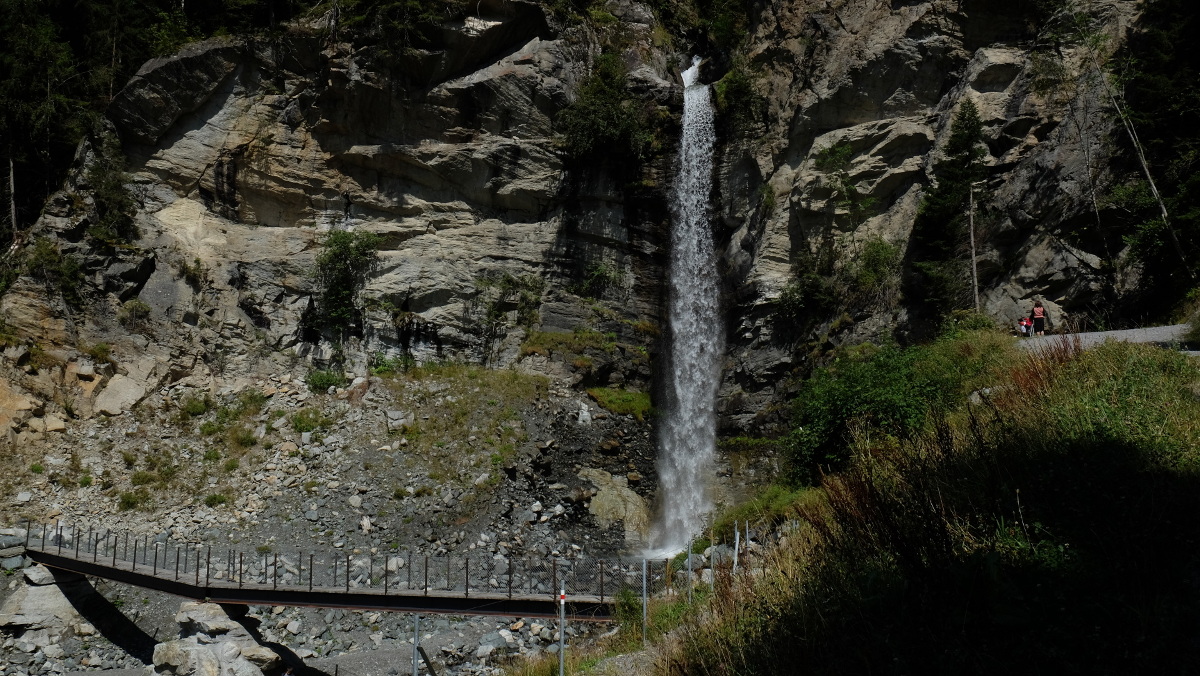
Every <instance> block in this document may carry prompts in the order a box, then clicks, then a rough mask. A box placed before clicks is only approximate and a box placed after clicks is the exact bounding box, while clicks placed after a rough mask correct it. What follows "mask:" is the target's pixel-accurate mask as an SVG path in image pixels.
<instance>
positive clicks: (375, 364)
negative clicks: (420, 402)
mask: <svg viewBox="0 0 1200 676" xmlns="http://www.w3.org/2000/svg"><path fill="white" fill-rule="evenodd" d="M416 365H417V362H416V361H415V360H414V359H413V358H412V357H410V356H408V355H401V356H399V357H387V356H384V354H383V353H382V352H376V353H375V354H374V355H372V356H371V373H373V374H375V375H377V376H384V375H389V374H392V373H402V372H404V371H407V370H409V369H410V368H412V367H414V366H416ZM325 389H326V390H328V389H329V388H328V387H326V388H325Z"/></svg>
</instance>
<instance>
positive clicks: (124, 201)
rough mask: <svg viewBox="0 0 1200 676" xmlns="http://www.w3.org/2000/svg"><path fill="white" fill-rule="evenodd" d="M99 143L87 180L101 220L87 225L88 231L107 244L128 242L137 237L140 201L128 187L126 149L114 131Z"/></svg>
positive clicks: (93, 236) (94, 237)
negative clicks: (136, 199)
mask: <svg viewBox="0 0 1200 676" xmlns="http://www.w3.org/2000/svg"><path fill="white" fill-rule="evenodd" d="M97 140H98V141H99V143H97V144H96V150H97V153H96V158H95V161H94V162H93V163H92V165H91V167H89V168H88V174H87V177H88V183H89V184H91V187H92V197H93V199H94V201H95V205H96V214H97V216H99V220H97V222H96V223H95V224H93V225H92V226H91V227H89V228H88V235H89V236H90V237H92V238H93V239H95V240H98V241H100V242H103V243H105V244H110V245H111V244H127V243H130V242H133V241H134V240H136V239H137V238H138V235H139V233H138V228H137V225H136V224H135V223H134V221H133V214H134V213H135V211H136V208H137V205H136V204H135V203H134V201H133V197H131V196H130V194H129V191H128V190H127V189H126V188H125V183H126V182H127V181H128V180H129V175H128V174H126V173H125V153H124V152H123V151H122V150H121V143H120V141H118V140H117V138H116V137H115V136H114V135H110V134H104V135H102V136H101V137H100V138H99V139H97Z"/></svg>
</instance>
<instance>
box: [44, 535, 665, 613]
mask: <svg viewBox="0 0 1200 676" xmlns="http://www.w3.org/2000/svg"><path fill="white" fill-rule="evenodd" d="M26 548H27V549H30V550H34V551H41V552H45V553H47V554H56V555H58V556H59V557H65V558H68V559H74V560H77V561H82V562H90V563H92V564H94V565H96V566H106V567H109V568H119V569H121V570H127V571H131V572H134V573H140V574H143V575H150V576H152V577H156V578H159V579H164V580H173V581H176V582H182V583H185V584H194V585H195V586H204V587H212V588H245V587H252V588H271V589H290V590H305V589H307V590H311V591H341V592H373V593H380V594H397V595H401V594H403V595H426V596H428V595H454V596H463V597H468V598H469V597H471V596H473V595H474V596H489V597H493V598H504V597H507V598H531V597H556V596H557V595H558V593H559V591H560V590H564V591H565V592H566V593H567V594H568V595H569V596H570V597H572V598H578V597H594V598H595V599H597V600H599V601H600V602H602V603H604V602H615V600H616V599H617V598H618V597H619V596H620V595H621V594H622V593H623V592H625V590H628V591H629V592H632V593H633V594H634V596H635V597H637V596H641V594H642V592H643V589H644V590H645V592H646V593H648V594H651V595H654V594H660V593H663V592H666V591H669V590H671V588H672V577H673V575H674V574H675V572H676V571H675V568H674V567H673V565H672V562H671V561H670V560H667V559H654V560H643V559H633V558H621V557H615V558H605V559H599V558H558V557H551V558H534V557H506V556H502V555H494V554H490V553H488V554H484V553H480V554H469V555H444V556H434V555H428V554H423V553H420V552H417V551H414V550H404V549H398V550H391V551H387V552H383V553H372V552H365V551H361V550H351V551H337V550H334V551H328V550H327V551H317V550H302V549H296V550H279V549H275V548H271V549H268V548H266V547H261V548H258V549H254V550H249V551H247V550H242V549H238V548H236V547H221V546H213V545H211V544H202V543H197V542H178V541H173V540H169V539H167V540H163V539H162V538H152V537H150V536H146V535H136V534H131V533H130V532H127V531H115V530H111V529H98V528H94V527H92V526H90V525H89V526H87V527H86V528H85V527H83V526H80V525H78V524H69V523H63V522H60V523H53V524H50V523H47V524H43V525H42V526H41V527H40V528H39V527H38V526H33V525H30V526H29V527H28V528H27V540H26Z"/></svg>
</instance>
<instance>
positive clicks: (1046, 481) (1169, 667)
mask: <svg viewBox="0 0 1200 676" xmlns="http://www.w3.org/2000/svg"><path fill="white" fill-rule="evenodd" d="M1198 378H1200V368H1198V367H1197V365H1196V363H1195V362H1194V361H1192V360H1189V358H1187V357H1185V356H1183V355H1180V354H1179V353H1177V352H1171V351H1167V350H1161V349H1159V348H1155V347H1151V346H1142V345H1131V344H1125V343H1108V344H1105V345H1102V346H1099V347H1097V348H1094V349H1092V350H1089V351H1088V352H1083V353H1081V352H1080V351H1079V350H1078V347H1077V346H1076V345H1072V344H1070V343H1067V342H1063V343H1059V344H1057V345H1055V346H1052V347H1051V349H1048V350H1046V351H1044V352H1042V353H1037V354H1032V355H1026V356H1021V357H1019V358H1014V359H1012V360H1011V361H1010V363H1009V368H1008V369H1006V370H1001V371H997V372H994V373H993V374H992V385H993V387H992V389H991V393H990V394H989V395H988V397H989V400H988V403H986V404H985V405H981V406H974V407H970V406H968V403H967V401H966V400H965V399H964V397H963V395H962V394H961V392H960V393H958V394H956V395H955V398H954V401H952V402H951V403H952V404H953V405H952V406H951V407H950V409H952V410H953V411H954V412H952V413H951V414H950V415H947V416H945V417H940V418H939V419H938V420H937V422H936V423H935V424H933V425H931V427H932V429H931V430H930V433H929V434H920V435H913V436H912V437H911V438H909V439H907V440H904V441H902V442H900V443H899V444H898V445H897V446H896V447H895V448H892V449H889V450H877V451H875V452H872V453H863V454H860V455H859V456H857V457H856V459H855V461H854V464H852V465H851V466H850V468H849V470H848V471H847V472H845V473H842V474H839V475H834V476H828V477H826V478H825V480H824V482H823V492H824V494H825V496H826V497H825V498H824V499H823V500H820V501H817V502H813V503H809V504H807V505H805V506H803V507H802V508H801V509H800V510H799V511H800V516H801V519H800V524H801V526H800V527H799V528H797V529H796V530H794V531H790V532H789V537H788V545H787V546H786V547H785V548H784V549H783V550H781V551H779V552H777V555H776V556H775V558H773V559H772V560H771V561H769V562H768V563H766V564H764V566H763V570H764V574H763V575H754V576H745V577H744V578H741V579H737V580H734V581H733V584H730V585H728V586H722V585H718V587H717V589H716V591H715V594H714V596H713V598H712V601H711V603H710V604H709V605H708V606H707V607H706V608H705V609H704V612H700V613H696V614H695V615H694V616H693V619H691V620H689V621H687V623H686V624H685V626H684V627H683V628H682V629H681V630H680V631H679V632H678V633H677V634H676V635H677V637H678V639H679V644H678V645H677V646H675V647H668V648H667V650H668V652H669V654H668V655H666V656H665V658H664V661H665V662H669V663H670V664H671V665H672V667H673V671H674V672H675V673H704V674H729V675H732V674H761V673H776V672H777V671H778V665H779V664H787V665H789V668H791V669H794V670H796V671H797V672H801V673H816V674H834V673H836V674H845V673H872V674H881V673H882V674H901V673H913V672H914V670H917V671H921V672H930V673H965V672H971V673H983V674H1008V673H1013V672H1017V671H1023V670H1027V669H1028V665H1029V664H1033V663H1036V664H1038V665H1039V668H1040V669H1046V670H1051V671H1061V672H1064V673H1117V672H1126V671H1142V670H1147V671H1151V672H1154V673H1169V672H1174V671H1179V670H1183V671H1186V670H1187V669H1188V668H1189V666H1188V665H1191V664H1193V663H1195V660H1196V658H1197V649H1196V646H1195V645H1193V644H1192V643H1190V642H1189V641H1190V636H1191V635H1190V633H1189V632H1190V627H1192V626H1195V622H1196V621H1197V620H1200V610H1198V609H1197V606H1196V605H1195V603H1194V602H1193V601H1194V589H1193V584H1192V580H1193V577H1194V569H1195V564H1196V558H1195V556H1194V555H1193V554H1192V553H1190V552H1191V550H1189V549H1188V548H1187V547H1188V545H1187V543H1189V542H1195V541H1196V539H1197V538H1198V537H1200V526H1198V525H1197V523H1196V521H1195V520H1194V519H1192V518H1190V515H1191V514H1194V513H1196V510H1197V509H1200V486H1198V484H1197V476H1198V475H1197V473H1196V471H1195V470H1196V468H1197V467H1198V466H1200V455H1198V454H1200V444H1198V442H1200V424H1197V421H1200V399H1197V398H1196V397H1195V396H1189V395H1188V394H1187V393H1188V392H1189V390H1190V389H1191V388H1192V387H1194V384H1195V383H1196V382H1197V379H1198ZM1180 552H1187V553H1184V554H1181V553H1180Z"/></svg>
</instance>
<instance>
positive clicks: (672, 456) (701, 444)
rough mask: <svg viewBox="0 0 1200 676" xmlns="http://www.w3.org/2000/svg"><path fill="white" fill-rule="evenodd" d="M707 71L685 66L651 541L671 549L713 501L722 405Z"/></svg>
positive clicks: (696, 61)
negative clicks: (703, 78)
mask: <svg viewBox="0 0 1200 676" xmlns="http://www.w3.org/2000/svg"><path fill="white" fill-rule="evenodd" d="M699 75H700V58H699V57H696V58H694V59H693V60H692V67H691V68H689V69H687V70H686V71H684V73H683V84H684V91H683V133H682V135H681V138H680V143H679V175H678V176H677V177H676V179H675V186H674V190H673V191H672V195H671V214H672V219H673V223H672V228H671V267H670V272H669V275H670V287H669V291H668V299H667V311H668V319H669V321H670V337H671V345H670V352H669V355H670V357H669V358H670V363H669V367H670V376H669V380H668V383H667V392H666V394H667V402H666V404H667V406H666V407H665V408H666V410H665V414H666V415H665V416H664V419H663V421H662V425H661V426H660V428H659V456H658V476H659V485H660V494H659V500H660V506H661V514H660V517H659V521H658V523H656V524H655V526H654V529H653V532H652V533H651V546H652V547H653V548H654V549H655V550H658V551H669V552H676V551H679V550H681V549H684V548H685V547H686V546H687V542H688V539H689V538H690V537H692V536H693V535H695V534H696V533H697V532H698V531H699V530H700V527H701V526H702V524H703V520H704V517H705V515H706V514H707V513H708V512H709V511H710V510H711V509H712V502H711V499H710V497H709V495H708V487H707V481H708V479H709V477H711V476H712V467H713V455H714V450H715V447H716V415H715V410H714V408H715V403H716V397H717V381H718V376H719V373H720V355H721V352H722V347H723V346H722V342H721V341H722V333H723V331H722V327H721V322H720V318H719V315H718V311H717V304H718V299H717V270H716V256H715V255H714V254H713V242H712V232H711V228H710V225H709V219H708V196H709V192H710V191H711V190H712V147H713V109H712V102H711V99H710V96H709V89H708V86H707V85H702V84H697V83H696V80H697V79H698V78H699Z"/></svg>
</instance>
